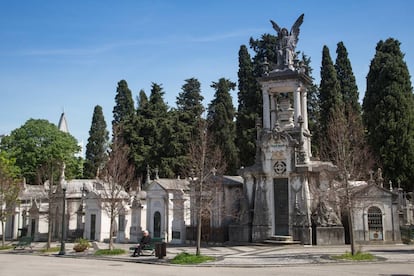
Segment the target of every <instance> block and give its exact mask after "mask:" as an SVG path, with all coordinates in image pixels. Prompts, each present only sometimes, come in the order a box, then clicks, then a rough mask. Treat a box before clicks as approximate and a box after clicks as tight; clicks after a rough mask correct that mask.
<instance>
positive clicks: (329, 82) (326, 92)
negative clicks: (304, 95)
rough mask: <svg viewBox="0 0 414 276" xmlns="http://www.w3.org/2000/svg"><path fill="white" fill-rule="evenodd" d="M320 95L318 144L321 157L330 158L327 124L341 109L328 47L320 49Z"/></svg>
mask: <svg viewBox="0 0 414 276" xmlns="http://www.w3.org/2000/svg"><path fill="white" fill-rule="evenodd" d="M319 97H320V136H319V137H320V139H319V145H320V149H321V158H322V159H327V160H330V159H331V157H330V156H329V150H330V149H329V147H330V145H329V141H328V140H327V139H326V137H328V126H329V124H330V122H331V121H332V120H333V119H334V116H342V115H343V114H340V113H339V112H338V111H340V110H342V95H341V92H340V84H339V81H338V79H337V75H336V70H335V67H334V65H333V62H332V59H331V56H330V54H329V49H328V47H327V46H324V47H323V51H322V67H321V83H320V86H319Z"/></svg>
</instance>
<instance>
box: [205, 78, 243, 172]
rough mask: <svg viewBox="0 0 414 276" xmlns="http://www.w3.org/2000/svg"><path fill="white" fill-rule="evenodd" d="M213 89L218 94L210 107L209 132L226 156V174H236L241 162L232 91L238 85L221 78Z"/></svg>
mask: <svg viewBox="0 0 414 276" xmlns="http://www.w3.org/2000/svg"><path fill="white" fill-rule="evenodd" d="M211 87H212V88H214V89H215V90H216V93H215V95H214V99H213V100H212V101H211V103H210V105H209V107H208V114H207V121H208V131H209V132H210V134H211V135H212V137H213V138H212V139H213V141H214V143H215V144H216V145H217V146H218V148H219V149H220V151H221V152H222V153H223V155H224V156H225V161H226V164H227V171H226V173H228V174H235V173H236V170H237V169H238V168H239V161H238V152H237V147H236V144H235V140H236V126H235V123H234V115H235V109H234V106H233V102H232V98H231V95H230V91H231V90H234V89H235V87H236V83H234V82H231V81H230V80H228V79H225V78H221V79H219V81H218V82H213V84H212V85H211Z"/></svg>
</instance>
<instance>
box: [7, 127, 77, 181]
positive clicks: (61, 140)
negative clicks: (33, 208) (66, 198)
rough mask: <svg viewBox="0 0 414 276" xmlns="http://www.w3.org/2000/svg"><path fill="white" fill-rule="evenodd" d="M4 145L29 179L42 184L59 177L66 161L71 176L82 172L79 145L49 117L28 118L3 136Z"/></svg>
mask: <svg viewBox="0 0 414 276" xmlns="http://www.w3.org/2000/svg"><path fill="white" fill-rule="evenodd" d="M1 149H2V150H4V151H6V152H7V153H8V154H9V155H10V158H14V159H15V160H16V166H17V167H19V168H20V170H21V173H22V176H23V177H25V178H26V179H27V181H28V182H29V183H34V184H43V183H44V182H45V181H46V180H49V179H55V180H56V179H58V177H59V175H60V168H61V167H62V164H63V163H65V164H66V168H67V170H66V175H67V177H68V178H73V177H76V176H77V175H78V173H79V171H76V170H77V169H78V167H79V166H78V162H79V160H78V159H77V158H76V157H75V154H76V153H78V152H79V150H80V147H79V146H78V145H77V141H76V139H75V138H74V137H73V136H72V135H70V134H69V133H65V132H62V131H60V130H59V129H58V128H57V126H56V125H54V124H52V123H49V122H48V121H47V120H40V119H30V120H28V121H27V122H26V123H25V124H24V125H23V126H21V127H20V128H18V129H15V130H13V131H12V132H11V134H10V135H9V136H5V137H4V138H3V139H2V140H1Z"/></svg>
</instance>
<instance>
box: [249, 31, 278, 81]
mask: <svg viewBox="0 0 414 276" xmlns="http://www.w3.org/2000/svg"><path fill="white" fill-rule="evenodd" d="M249 44H250V48H251V49H253V51H254V52H255V53H256V54H255V55H254V57H253V64H254V75H255V77H261V76H263V73H264V68H263V62H264V61H265V60H267V62H268V63H269V66H270V68H269V70H271V69H272V68H273V67H274V66H275V65H276V63H277V54H276V44H277V36H274V35H271V34H263V35H262V36H261V38H260V39H253V38H250V42H249Z"/></svg>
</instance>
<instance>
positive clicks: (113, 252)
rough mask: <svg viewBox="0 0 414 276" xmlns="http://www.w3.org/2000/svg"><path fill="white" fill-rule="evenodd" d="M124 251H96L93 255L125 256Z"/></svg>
mask: <svg viewBox="0 0 414 276" xmlns="http://www.w3.org/2000/svg"><path fill="white" fill-rule="evenodd" d="M125 253H126V250H124V249H112V250H109V249H98V250H96V252H95V253H94V255H95V256H106V255H122V254H125Z"/></svg>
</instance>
